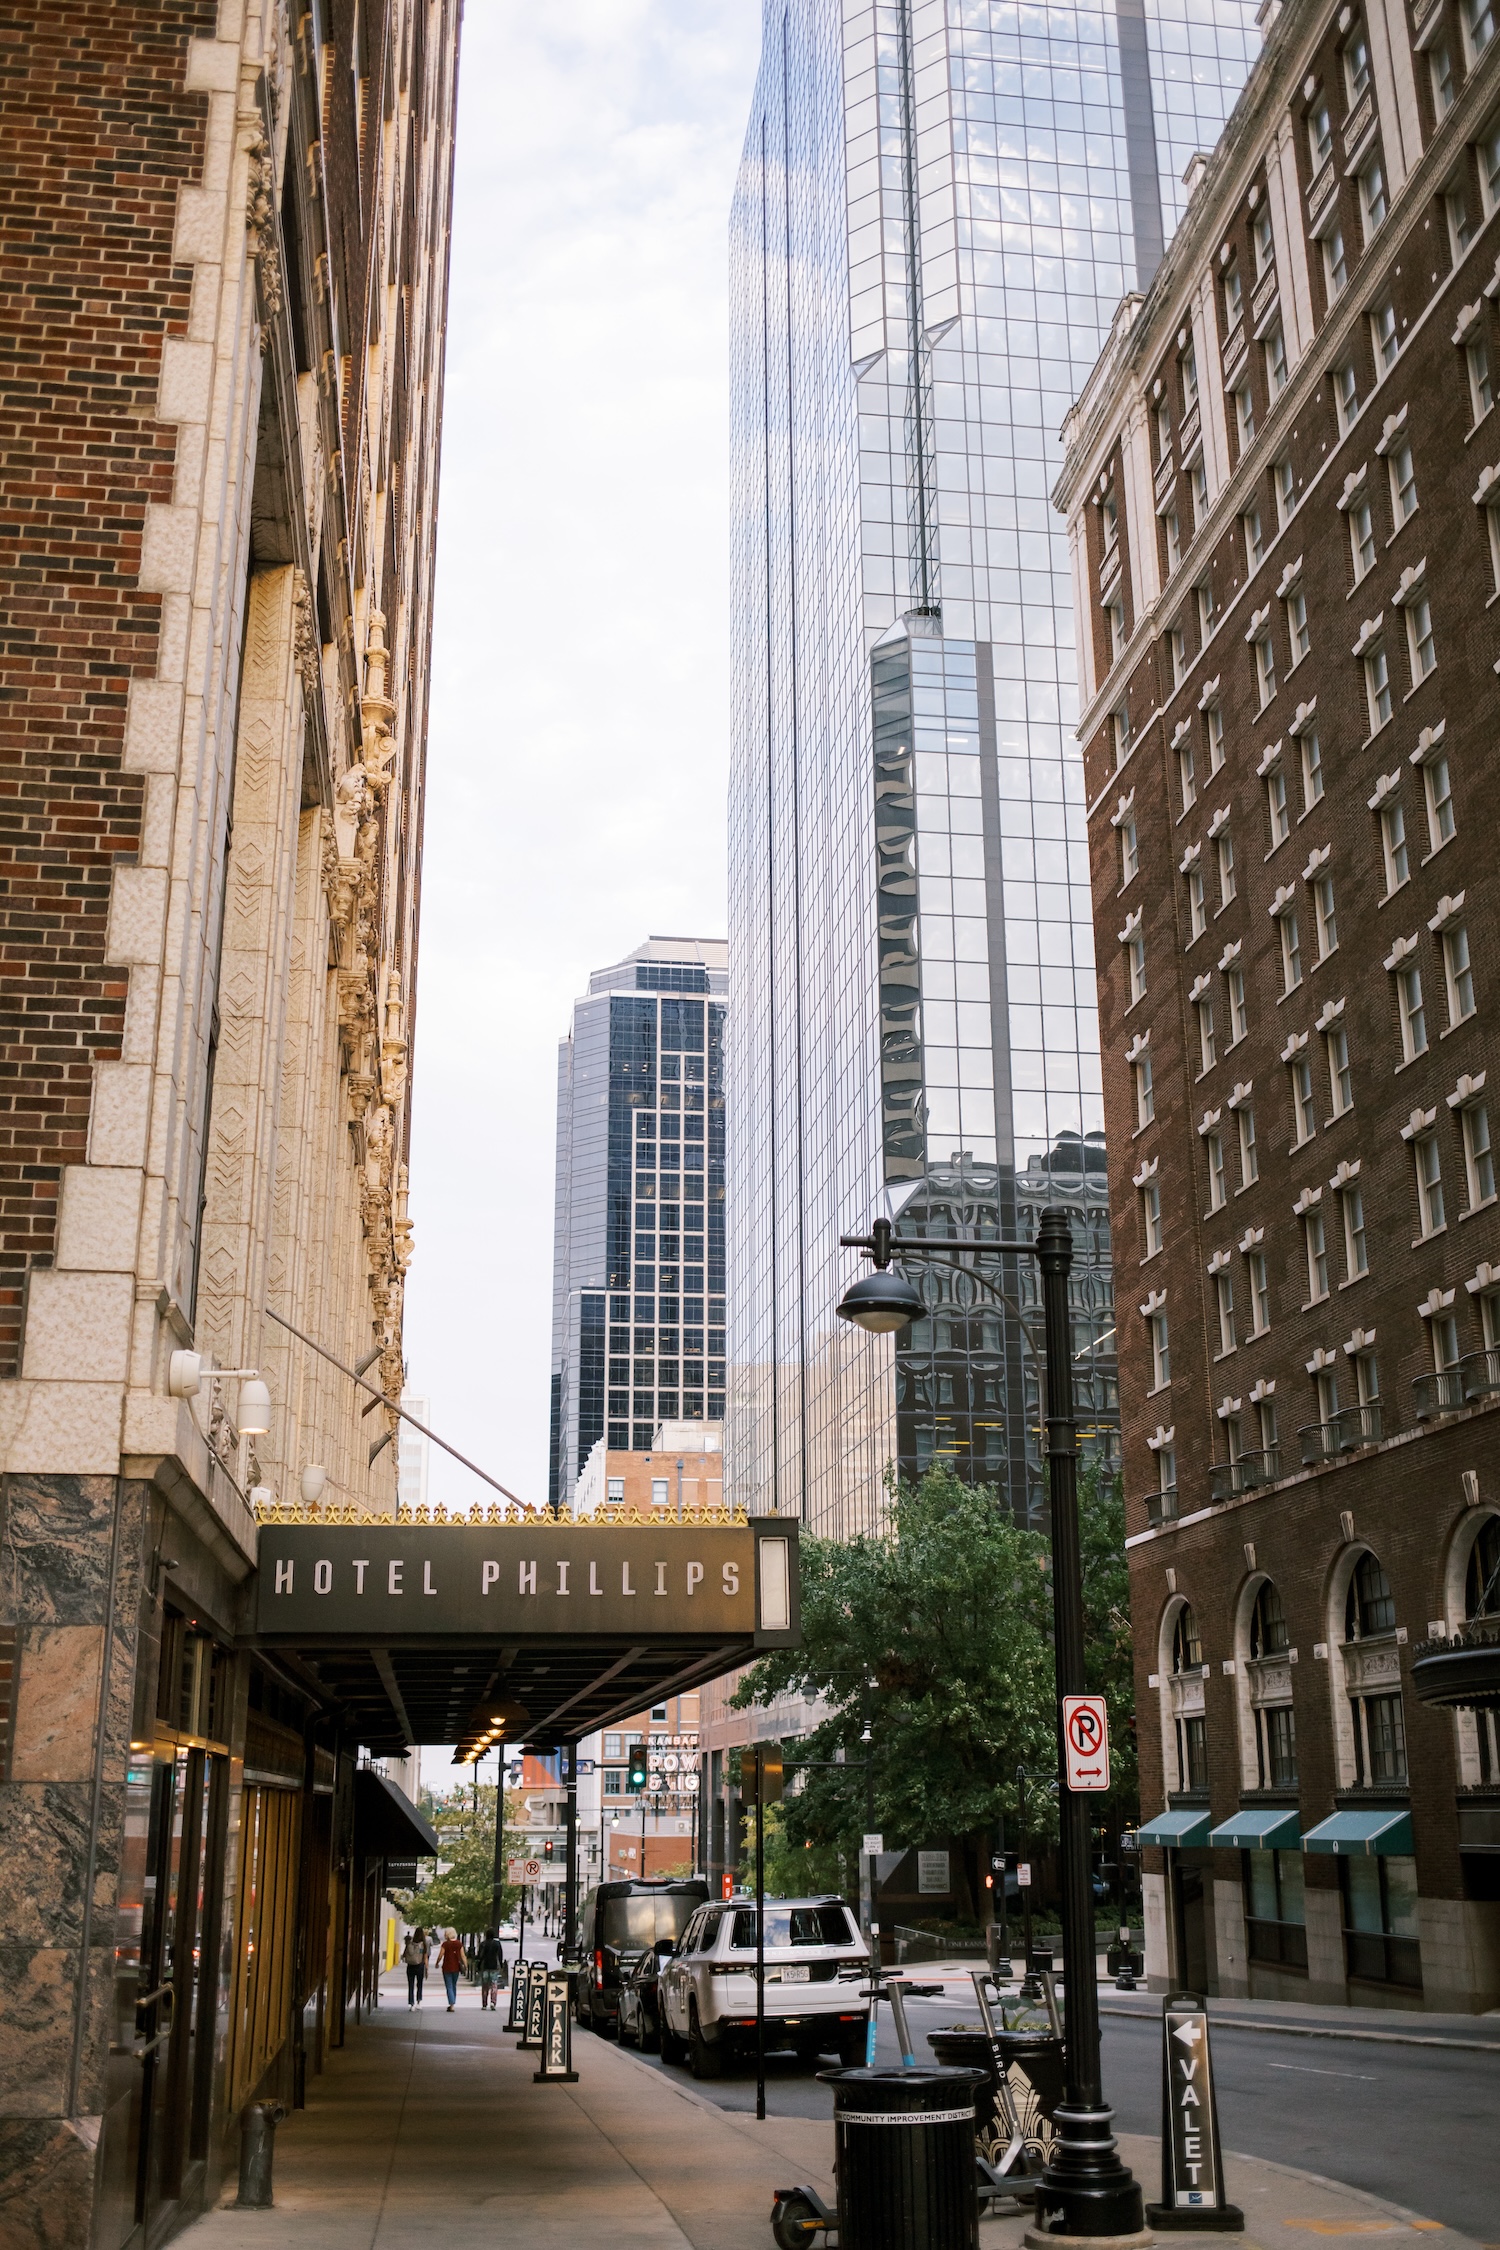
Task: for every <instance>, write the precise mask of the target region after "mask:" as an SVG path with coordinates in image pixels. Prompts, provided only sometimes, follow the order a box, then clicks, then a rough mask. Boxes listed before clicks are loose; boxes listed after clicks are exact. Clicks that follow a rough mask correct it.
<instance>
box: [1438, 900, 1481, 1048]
mask: <svg viewBox="0 0 1500 2250" xmlns="http://www.w3.org/2000/svg"><path fill="white" fill-rule="evenodd" d="M1443 979H1444V982H1445V983H1446V985H1447V987H1448V1028H1449V1030H1450V1031H1451V1030H1452V1029H1453V1027H1454V1025H1455V1024H1460V1023H1463V1022H1464V1021H1466V1019H1467V1018H1468V1017H1469V1016H1472V1015H1473V1013H1474V969H1473V965H1472V963H1471V962H1470V959H1469V933H1468V931H1467V929H1466V928H1465V927H1464V925H1463V923H1462V922H1457V923H1455V924H1453V925H1452V926H1451V927H1450V928H1449V929H1446V930H1444V932H1443Z"/></svg>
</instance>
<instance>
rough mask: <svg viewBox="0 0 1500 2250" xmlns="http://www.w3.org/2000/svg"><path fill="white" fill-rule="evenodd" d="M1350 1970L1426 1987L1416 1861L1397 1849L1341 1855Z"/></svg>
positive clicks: (1374, 1980)
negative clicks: (1385, 1852) (1367, 1855)
mask: <svg viewBox="0 0 1500 2250" xmlns="http://www.w3.org/2000/svg"><path fill="white" fill-rule="evenodd" d="M1339 1870H1340V1874H1341V1877H1342V1880H1343V1886H1344V1946H1345V1953H1346V1957H1347V1961H1348V1968H1349V1974H1350V1976H1351V1977H1358V1978H1359V1979H1360V1980H1361V1982H1363V1983H1366V1984H1398V1985H1402V1986H1404V1987H1405V1988H1406V1989H1407V1990H1408V1991H1413V1992H1420V1990H1421V1989H1422V1954H1421V1948H1420V1946H1419V1944H1418V1942H1417V1940H1418V1925H1417V1863H1416V1861H1415V1860H1414V1859H1404V1858H1401V1857H1399V1856H1398V1855H1394V1854H1393V1855H1392V1856H1391V1857H1389V1858H1387V1857H1384V1856H1376V1857H1374V1858H1369V1859H1341V1860H1340V1861H1339Z"/></svg>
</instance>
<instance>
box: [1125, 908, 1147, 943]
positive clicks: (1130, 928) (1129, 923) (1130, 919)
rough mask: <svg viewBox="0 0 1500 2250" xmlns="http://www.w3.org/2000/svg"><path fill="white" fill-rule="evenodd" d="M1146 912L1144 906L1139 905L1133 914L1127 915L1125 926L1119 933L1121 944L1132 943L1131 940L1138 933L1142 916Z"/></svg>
mask: <svg viewBox="0 0 1500 2250" xmlns="http://www.w3.org/2000/svg"><path fill="white" fill-rule="evenodd" d="M1144 912H1145V909H1144V907H1140V906H1138V907H1137V908H1136V910H1135V912H1134V913H1133V914H1127V915H1126V917H1125V927H1124V929H1123V930H1121V931H1120V933H1119V937H1120V943H1121V945H1128V944H1129V943H1130V940H1131V939H1132V938H1133V937H1134V936H1135V935H1136V934H1137V932H1138V931H1139V929H1140V926H1141V918H1142V915H1143V914H1144Z"/></svg>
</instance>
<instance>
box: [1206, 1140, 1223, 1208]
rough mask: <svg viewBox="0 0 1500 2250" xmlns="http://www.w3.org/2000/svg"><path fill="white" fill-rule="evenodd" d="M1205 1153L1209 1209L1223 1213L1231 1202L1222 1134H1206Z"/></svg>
mask: <svg viewBox="0 0 1500 2250" xmlns="http://www.w3.org/2000/svg"><path fill="white" fill-rule="evenodd" d="M1203 1153H1204V1155H1205V1156H1206V1157H1207V1159H1208V1207H1209V1209H1210V1211H1222V1210H1223V1208H1224V1206H1225V1204H1226V1203H1227V1202H1228V1200H1229V1195H1228V1190H1227V1188H1226V1185H1225V1181H1224V1136H1223V1134H1222V1133H1205V1134H1204V1136H1203Z"/></svg>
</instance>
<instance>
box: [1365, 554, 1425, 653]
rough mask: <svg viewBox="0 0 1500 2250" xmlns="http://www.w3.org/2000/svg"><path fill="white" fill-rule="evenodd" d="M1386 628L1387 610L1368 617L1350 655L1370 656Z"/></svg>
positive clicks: (1378, 611)
mask: <svg viewBox="0 0 1500 2250" xmlns="http://www.w3.org/2000/svg"><path fill="white" fill-rule="evenodd" d="M1424 567H1425V565H1424ZM1384 628H1385V611H1384V610H1383V609H1382V610H1377V611H1376V612H1375V615H1374V616H1373V617H1367V618H1366V619H1365V620H1364V623H1363V624H1362V625H1361V626H1360V628H1359V637H1358V639H1357V640H1356V641H1355V643H1354V646H1353V648H1352V649H1351V650H1350V651H1349V653H1350V655H1351V656H1355V657H1359V658H1361V659H1363V658H1364V657H1366V656H1368V655H1369V653H1370V651H1371V649H1372V648H1373V647H1374V646H1375V643H1376V642H1377V641H1378V640H1379V639H1380V636H1381V633H1382V632H1383V630H1384Z"/></svg>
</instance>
